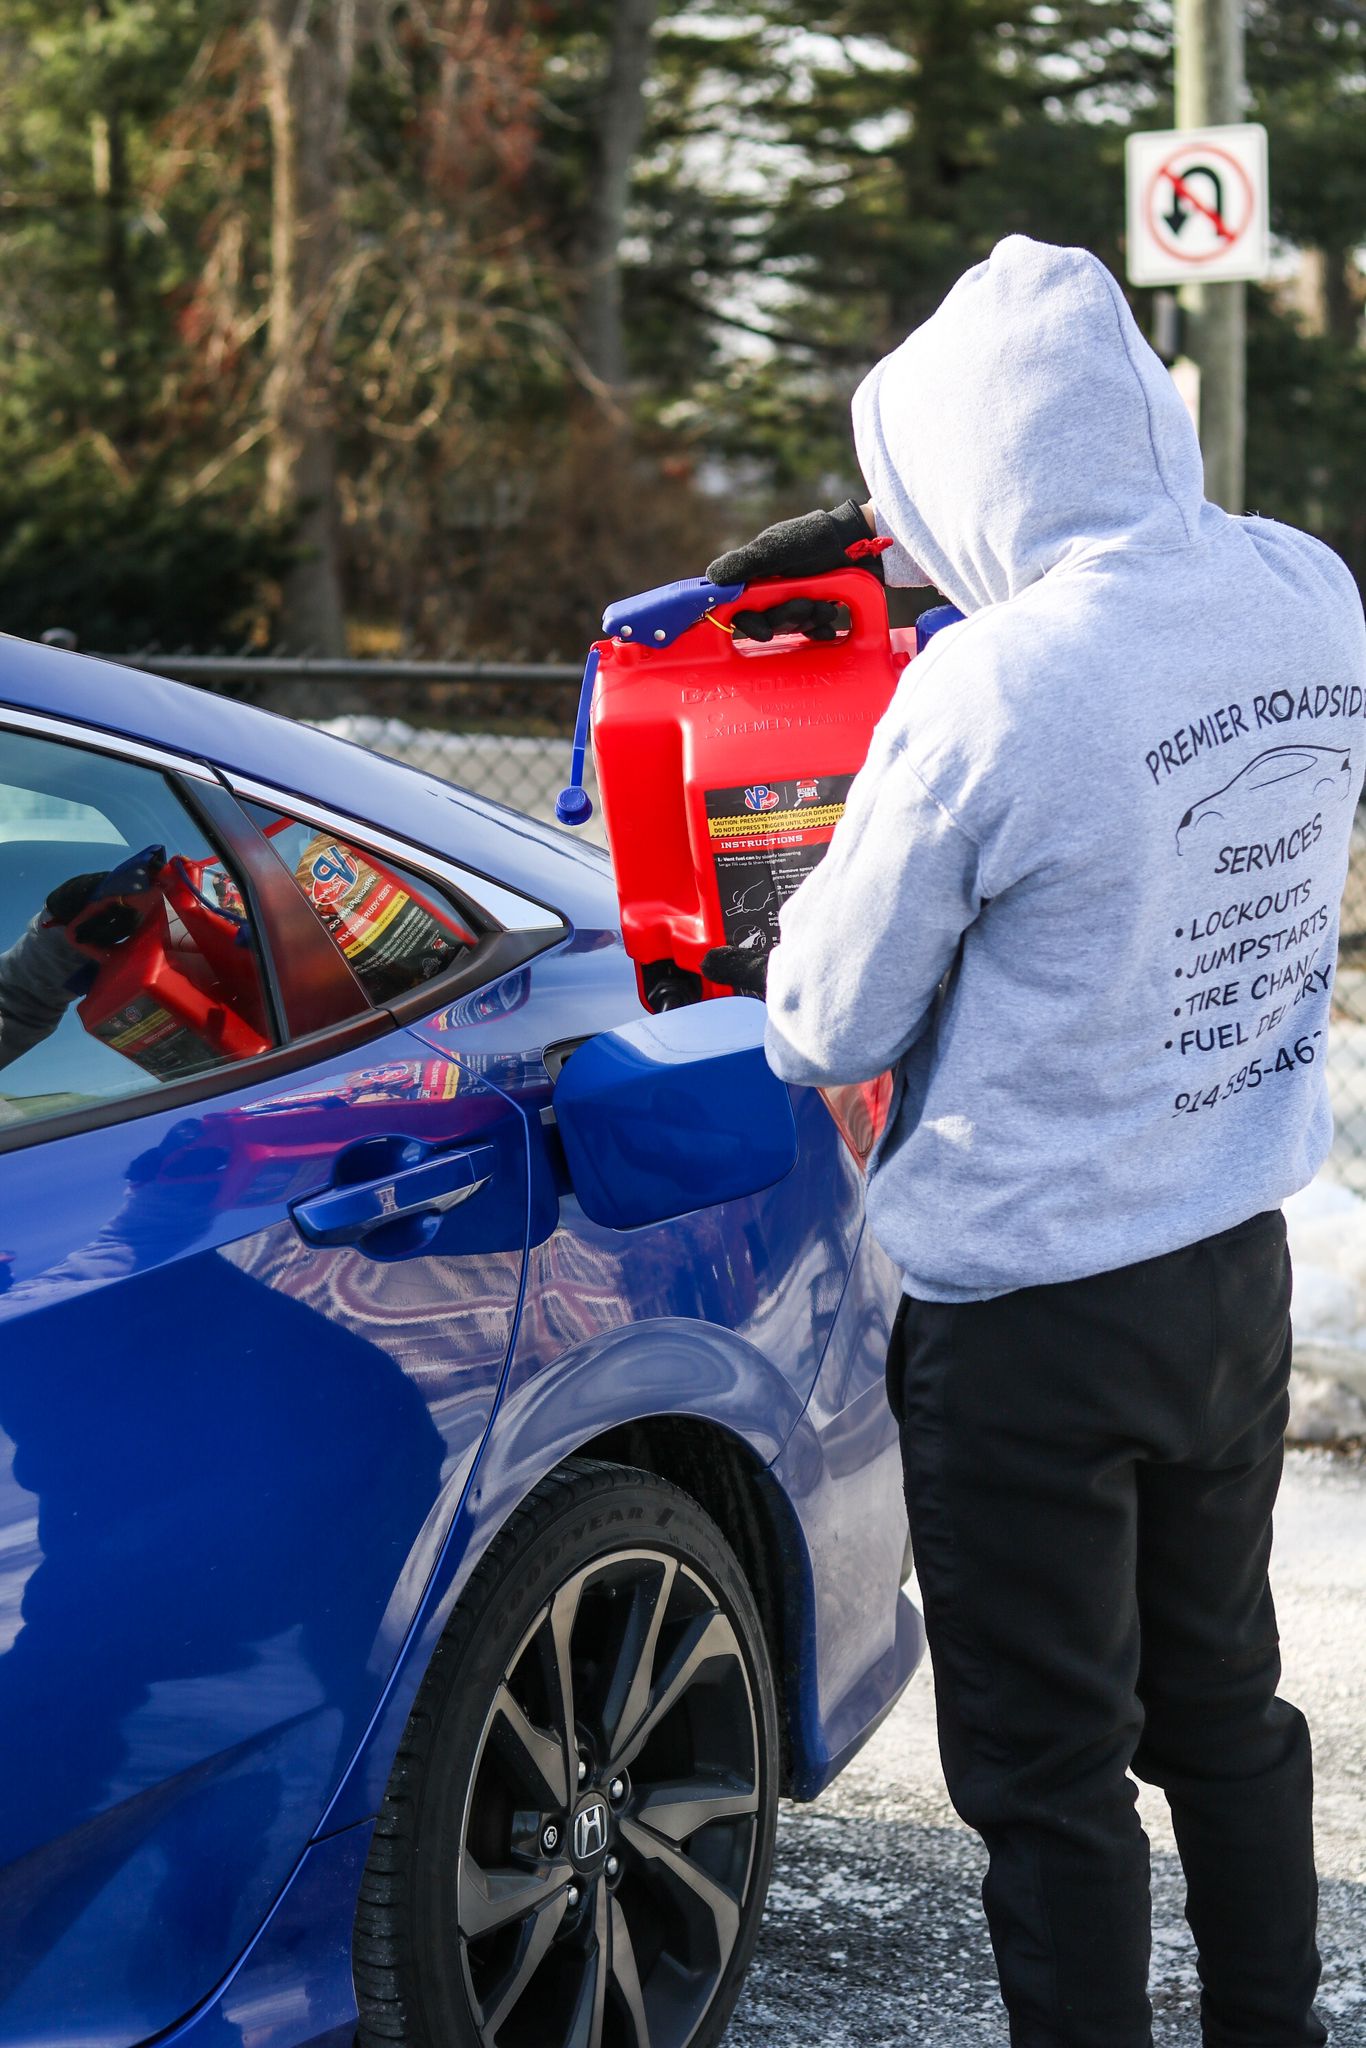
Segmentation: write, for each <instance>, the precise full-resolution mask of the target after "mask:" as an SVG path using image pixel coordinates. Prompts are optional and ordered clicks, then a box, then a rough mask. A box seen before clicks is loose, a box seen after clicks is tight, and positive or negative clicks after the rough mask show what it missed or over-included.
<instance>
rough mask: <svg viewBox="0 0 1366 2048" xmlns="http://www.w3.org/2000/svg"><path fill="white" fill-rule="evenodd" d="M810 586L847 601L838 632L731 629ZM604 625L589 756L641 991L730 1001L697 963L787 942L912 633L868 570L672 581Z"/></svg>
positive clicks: (667, 1001) (672, 998)
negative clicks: (892, 619)
mask: <svg viewBox="0 0 1366 2048" xmlns="http://www.w3.org/2000/svg"><path fill="white" fill-rule="evenodd" d="M812 595H818V596H819V597H821V598H824V599H830V600H833V601H835V602H838V603H839V604H842V605H843V606H845V607H847V612H848V619H849V623H848V627H847V629H845V630H842V631H841V633H840V636H839V638H837V639H836V640H833V641H819V640H808V639H806V638H804V637H802V636H800V635H798V634H791V633H789V634H784V635H782V636H781V637H779V638H776V639H774V640H771V641H769V642H766V643H763V642H758V641H754V640H745V639H743V638H740V637H737V636H735V635H733V634H732V632H731V630H730V624H731V620H732V618H733V617H734V615H735V613H736V612H737V611H740V610H747V611H760V610H766V609H769V608H771V607H772V606H775V605H779V604H782V603H783V602H785V601H786V600H787V599H788V598H794V597H809V596H812ZM603 627H604V631H605V633H606V634H607V635H608V637H607V638H605V639H603V640H600V641H598V642H597V643H596V646H595V650H594V652H595V653H596V655H597V671H596V683H595V686H594V694H593V712H592V727H593V754H594V760H595V763H596V767H597V775H598V785H599V789H600V791H601V796H602V809H603V817H604V820H605V823H606V827H607V838H608V843H609V845H610V847H611V851H612V861H613V866H614V869H615V872H616V882H617V894H618V898H619V901H620V904H621V926H622V935H623V937H624V939H625V943H626V950H627V952H628V953H629V954H630V956H631V958H632V959H633V960H634V961H635V963H636V969H637V975H638V979H639V983H640V988H641V994H642V998H643V1000H644V1001H645V1003H646V1005H647V1007H649V1008H651V1009H664V1008H668V1007H670V1006H671V1005H673V1004H674V1003H677V1002H686V1001H689V1000H690V999H693V998H695V997H696V996H697V995H699V994H700V995H720V994H729V993H730V991H729V990H728V989H725V990H723V989H721V988H719V987H717V986H715V985H714V984H712V983H710V982H706V981H703V980H702V978H701V975H700V968H701V962H702V956H703V955H704V954H705V953H706V952H707V951H708V949H709V948H710V947H712V946H738V947H740V948H741V949H742V950H744V951H754V952H767V951H768V950H769V948H770V947H771V946H773V945H774V944H775V943H776V942H777V937H778V912H779V910H780V909H781V907H782V905H783V904H784V903H785V902H786V901H787V899H788V897H789V896H791V895H792V893H793V891H794V890H795V889H796V888H797V886H798V884H799V883H800V882H801V881H802V880H803V879H804V877H805V876H806V875H808V874H810V872H811V870H812V869H813V868H814V867H815V866H816V864H817V862H818V861H819V860H820V859H821V857H822V855H823V853H824V852H825V849H826V847H827V846H828V844H829V842H830V838H831V835H832V833H833V832H834V829H835V826H836V824H837V823H838V821H839V818H840V816H841V815H842V813H843V810H844V804H845V799H846V797H847V795H848V792H849V785H850V783H851V782H852V781H853V778H854V776H855V775H856V773H857V772H858V770H859V768H860V767H861V766H862V764H863V760H864V757H865V756H866V754H867V751H868V743H869V740H870V738H871V736H872V731H873V727H874V725H875V724H876V723H877V721H878V719H879V718H880V717H881V715H882V713H883V712H884V711H885V709H886V708H887V704H888V702H889V701H890V699H891V696H892V692H893V690H894V689H895V688H896V683H897V678H898V676H899V675H900V673H901V671H902V669H903V668H904V667H905V666H906V663H907V662H908V661H909V660H910V658H911V655H912V653H913V651H914V648H915V634H914V631H913V630H911V631H910V632H907V633H902V632H896V633H893V632H891V631H889V629H888V624H887V606H886V599H885V597H884V594H883V591H882V587H881V585H880V584H879V583H878V582H877V580H876V579H875V578H874V577H872V576H870V575H869V574H867V572H866V571H863V570H859V569H847V570H838V571H835V572H834V573H832V574H830V575H826V576H822V577H821V578H819V580H818V581H817V582H815V583H814V584H813V581H812V579H810V578H806V579H802V580H798V581H792V580H788V579H785V578H780V579H774V580H773V581H771V582H764V583H760V584H755V585H753V586H751V587H750V588H749V589H748V590H745V591H742V592H737V591H736V590H735V589H734V587H733V586H732V587H731V588H730V589H728V590H726V591H718V590H717V588H716V587H715V586H714V585H711V584H708V583H707V582H705V580H702V579H696V580H694V581H692V582H689V583H681V584H671V585H667V586H666V587H665V588H664V589H663V590H659V591H647V592H646V593H645V594H644V596H643V597H638V598H630V599H627V600H625V601H624V602H623V603H622V604H619V605H613V606H611V607H609V609H608V611H607V613H606V615H605V617H604V619H603ZM590 664H591V657H590ZM566 794H569V793H568V792H567V793H566ZM562 815H564V813H563V812H562Z"/></svg>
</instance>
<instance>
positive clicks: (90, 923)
mask: <svg viewBox="0 0 1366 2048" xmlns="http://www.w3.org/2000/svg"><path fill="white" fill-rule="evenodd" d="M165 865H166V849H165V847H164V846H144V847H143V848H142V851H141V852H140V853H130V854H129V856H128V858H127V860H125V861H121V862H120V863H119V865H118V867H116V868H109V869H107V870H103V871H100V872H97V873H95V874H89V875H72V876H71V878H70V880H69V881H65V882H59V883H58V884H57V887H56V888H55V889H54V890H52V892H51V893H50V895H49V896H48V898H47V904H46V908H47V914H48V916H49V918H50V919H51V920H52V922H53V924H59V925H62V926H64V927H65V928H67V929H68V930H69V931H70V933H71V936H72V938H73V939H74V940H76V941H77V943H78V944H80V945H82V946H117V945H121V944H122V942H123V940H124V939H127V938H131V937H132V935H133V933H134V932H135V931H136V930H137V928H138V925H139V923H140V922H141V919H140V917H139V915H138V912H137V911H136V909H135V908H134V907H133V905H132V904H131V903H127V902H125V901H123V900H122V899H123V898H125V897H127V896H140V895H142V894H143V892H144V891H145V890H147V889H149V888H150V887H151V885H152V877H153V876H154V875H155V874H157V873H159V871H160V870H161V869H162V868H163V867H165ZM86 910H88V912H89V914H88V916H84V917H83V916H82V915H81V913H82V911H86Z"/></svg>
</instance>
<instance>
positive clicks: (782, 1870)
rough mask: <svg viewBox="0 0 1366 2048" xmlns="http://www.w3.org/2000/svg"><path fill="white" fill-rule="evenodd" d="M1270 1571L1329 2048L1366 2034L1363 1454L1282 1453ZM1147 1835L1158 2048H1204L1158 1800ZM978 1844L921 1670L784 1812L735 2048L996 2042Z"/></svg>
mask: <svg viewBox="0 0 1366 2048" xmlns="http://www.w3.org/2000/svg"><path fill="white" fill-rule="evenodd" d="M1272 1578H1273V1583H1274V1586H1275V1590H1276V1599H1277V1605H1278V1609H1279V1613H1280V1623H1281V1636H1282V1642H1283V1649H1284V1660H1285V1677H1284V1681H1283V1683H1282V1688H1281V1689H1282V1692H1283V1693H1284V1695H1285V1696H1286V1698H1288V1699H1292V1700H1294V1701H1295V1702H1296V1703H1297V1704H1298V1705H1299V1706H1301V1707H1303V1708H1304V1710H1305V1712H1306V1713H1307V1714H1308V1716H1309V1721H1310V1725H1311V1727H1312V1729H1313V1732H1314V1748H1315V1768H1316V1779H1317V1801H1316V1823H1317V1838H1318V1860H1319V1876H1320V1882H1321V1887H1322V1892H1321V1909H1320V1924H1319V1939H1320V1947H1321V1949H1322V1951H1323V1956H1324V1979H1323V1989H1322V1992H1321V1994H1320V1999H1319V2010H1320V2012H1321V2013H1322V2015H1323V2017H1324V2018H1325V2019H1326V2020H1327V2021H1328V2023H1329V2027H1330V2030H1331V2034H1332V2040H1333V2048H1366V1460H1363V1458H1362V1457H1361V1456H1359V1455H1358V1456H1356V1457H1348V1456H1344V1455H1341V1454H1335V1453H1332V1452H1308V1451H1296V1452H1292V1453H1291V1455H1290V1458H1289V1460H1288V1463H1287V1468H1286V1478H1285V1485H1284V1488H1283V1490H1282V1494H1281V1503H1280V1509H1279V1513H1278V1517H1277V1526H1276V1547H1275V1555H1274V1558H1273V1562H1272ZM1141 1807H1142V1812H1143V1818H1144V1824H1145V1826H1146V1827H1147V1830H1148V1833H1149V1836H1150V1838H1151V1840H1152V1845H1153V1935H1154V1941H1153V1971H1152V1979H1151V1990H1152V1997H1153V2004H1154V2007H1155V2010H1156V2021H1155V2025H1154V2040H1155V2043H1156V2044H1157V2048H1198V2044H1199V2040H1200V2029H1199V2025H1198V2021H1197V2019H1196V1998H1197V1984H1196V1977H1195V1965H1194V1956H1193V1953H1192V1950H1191V1946H1190V1937H1189V1934H1188V1931H1187V1928H1186V1924H1185V1921H1184V1919H1183V1918H1182V1910H1181V1909H1182V1900H1183V1888H1182V1883H1181V1871H1180V1866H1179V1865H1178V1863H1177V1860H1176V1855H1175V1851H1174V1847H1173V1843H1172V1835H1171V1828H1170V1825H1169V1823H1168V1819H1167V1812H1166V1805H1165V1802H1164V1800H1163V1798H1162V1795H1161V1794H1160V1793H1159V1792H1154V1791H1152V1790H1150V1789H1149V1788H1148V1787H1146V1786H1144V1787H1142V1788H1141ZM982 1869H983V1856H982V1851H981V1849H980V1847H979V1845H978V1843H977V1840H976V1837H975V1836H973V1835H971V1834H969V1832H968V1831H967V1829H966V1828H964V1827H963V1826H962V1824H961V1823H960V1822H959V1821H958V1819H957V1818H956V1816H955V1815H954V1813H953V1810H952V1808H951V1807H950V1805H949V1803H948V1798H947V1795H946V1793H945V1791H944V1781H943V1778H942V1776H941V1774H940V1769H939V1758H938V1752H937V1750H936V1746H935V1736H934V1698H933V1687H932V1681H931V1677H930V1673H929V1668H928V1664H926V1665H925V1666H924V1667H923V1668H922V1669H921V1671H920V1672H918V1673H917V1675H916V1677H915V1678H914V1680H913V1681H912V1683H911V1685H910V1687H909V1689H908V1690H907V1692H906V1694H905V1696H904V1698H903V1699H902V1700H901V1702H900V1703H899V1705H898V1706H897V1708H896V1710H895V1712H894V1713H893V1714H892V1715H891V1717H890V1718H889V1719H888V1721H887V1722H886V1723H885V1724H884V1726H883V1727H882V1728H881V1729H880V1730H879V1731H878V1733H877V1735H876V1736H874V1738H873V1740H872V1742H870V1743H869V1745H868V1747H867V1748H866V1749H865V1750H864V1751H863V1752H862V1754H861V1755H860V1756H859V1757H858V1758H857V1759H856V1760H855V1762H854V1763H853V1764H851V1765H850V1767H849V1769H848V1770H847V1771H846V1772H845V1773H844V1775H843V1776H842V1777H841V1778H840V1779H839V1780H838V1781H837V1782H836V1784H835V1785H834V1786H833V1787H832V1788H831V1790H830V1791H829V1792H827V1793H826V1795H825V1797H824V1798H823V1799H821V1800H819V1801H818V1802H817V1803H816V1804H815V1805H814V1806H791V1805H789V1806H785V1807H784V1808H783V1810H782V1815H781V1819H780V1822H779V1830H778V1857H777V1865H776V1869H775V1873H774V1881H773V1886H772V1890H771V1891H770V1893H769V1904H768V1913H767V1917H766V1919H765V1923H764V1928H763V1932H762V1934H761V1936H760V1941H759V1948H758V1953H757V1955H756V1958H755V1962H754V1967H753V1970H752V1972H751V1975H750V1978H749V1981H748V1983H747V1985H746V1988H745V1993H744V1996H743V1997H742V1999H741V2003H740V2006H739V2008H738V2010H737V2012H736V2015H735V2018H734V2020H733V2021H732V2024H731V2028H730V2032H729V2033H728V2034H727V2037H726V2039H727V2048H732V2044H733V2048H910V2044H914V2048H1006V2043H1007V2041H1008V2033H1007V2028H1006V2024H1005V2019H1004V2015H1003V2012H1002V2009H1001V2004H1000V1999H999V1997H998V1994H997V1991H996V1982H995V1977H994V1974H993V1971H992V1964H991V1951H990V1948H989V1946H988V1943H987V1937H986V1931H985V1927H984V1925H983V1922H982V1917H981V1908H980V1903H979V1898H978V1890H979V1886H980V1884H981V1881H982Z"/></svg>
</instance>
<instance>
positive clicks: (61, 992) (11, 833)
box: [0, 732, 276, 1126]
mask: <svg viewBox="0 0 1366 2048" xmlns="http://www.w3.org/2000/svg"><path fill="white" fill-rule="evenodd" d="M275 1042H276V1038H275V1033H274V1030H273V1028H272V1024H271V1021H270V1014H269V1007H268V1003H267V999H266V994H265V986H264V981H263V977H262V973H261V968H260V963H259V961H258V958H257V953H256V947H255V941H254V938H253V935H252V931H251V927H250V923H249V920H248V917H247V913H246V907H245V904H244V901H243V898H242V894H241V891H240V889H239V888H238V885H237V883H236V881H235V880H234V878H233V876H232V875H231V873H230V872H229V871H228V869H227V868H226V867H225V866H224V865H223V861H222V859H221V857H220V855H219V853H218V850H217V848H216V847H214V846H213V845H212V843H211V842H210V841H209V840H208V839H207V838H206V836H205V834H204V832H203V831H202V829H201V828H200V827H199V825H197V824H196V822H195V820H194V819H193V818H192V817H191V816H190V813H189V812H188V811H187V810H186V808H185V806H184V804H183V803H182V802H181V801H180V799H179V797H178V796H177V795H176V794H175V792H174V790H173V789H172V788H171V786H170V784H169V783H168V782H167V781H166V779H165V777H164V776H162V775H161V774H160V773H159V772H158V771H157V770H156V769H154V768H148V767H144V766H142V765H141V764H139V763H136V762H132V761H123V760H119V759H116V758H114V757H113V756H110V755H107V754H99V753H95V752H93V751H91V750H89V749H86V748H82V747H76V746H69V745H67V744H66V743H65V742H62V741H56V740H49V739H38V738H35V737H33V736H32V735H30V734H27V733H13V732H0V1126H2V1125H6V1124H13V1123H22V1122H29V1121H31V1120H32V1119H34V1118H37V1117H45V1116H59V1115H62V1114H64V1113H65V1112H67V1111H70V1110H75V1109H83V1108H88V1107H91V1106H92V1105H98V1104H103V1103H106V1102H109V1101H116V1100H118V1099H119V1098H121V1097H126V1096H134V1095H140V1094H143V1093H145V1092H146V1091H147V1090H149V1089H155V1088H157V1087H159V1086H162V1085H164V1084H166V1083H168V1082H171V1081H182V1080H186V1079H189V1078H191V1077H193V1076H194V1075H196V1074H202V1073H208V1072H210V1071H213V1070H216V1069H218V1068H220V1067H222V1066H224V1065H227V1064H230V1063H231V1062H233V1061H235V1060H242V1059H248V1058H251V1057H252V1056H253V1055H254V1054H256V1053H260V1052H265V1051H267V1050H268V1049H269V1048H270V1047H271V1046H272V1045H273V1044H275Z"/></svg>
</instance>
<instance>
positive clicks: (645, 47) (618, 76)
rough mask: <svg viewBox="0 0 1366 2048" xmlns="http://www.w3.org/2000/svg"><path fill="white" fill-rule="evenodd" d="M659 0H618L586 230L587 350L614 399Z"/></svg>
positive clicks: (622, 361) (583, 316)
mask: <svg viewBox="0 0 1366 2048" xmlns="http://www.w3.org/2000/svg"><path fill="white" fill-rule="evenodd" d="M658 11H659V0H615V5H614V7H613V15H612V45H611V53H610V56H609V58H608V65H607V76H606V81H605V83H604V86H603V93H602V99H601V102H600V111H599V122H598V135H597V149H596V153H595V158H594V164H593V173H592V183H591V185H590V187H589V193H588V206H587V221H586V225H585V229H584V238H583V263H582V273H583V301H582V308H581V311H580V315H579V337H578V339H579V352H580V354H581V355H582V357H583V360H584V364H585V366H586V367H587V369H588V372H589V374H590V376H592V377H593V378H595V379H596V381H597V383H598V384H599V386H601V387H602V391H601V395H602V396H604V397H606V398H608V399H609V400H610V398H611V396H612V394H614V393H616V392H619V391H620V390H621V389H622V387H623V386H624V385H625V383H626V340H625V332H624V323H623V320H622V304H621V241H622V234H623V231H624V227H625V220H626V205H627V201H628V199H629V198H630V193H631V172H632V169H633V167H634V164H635V159H636V151H637V150H638V149H639V147H640V137H641V132H642V130H643V128H644V126H645V82H646V80H647V78H648V77H649V75H650V40H651V36H652V34H653V31H654V24H655V16H656V14H657V13H658Z"/></svg>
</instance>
